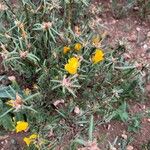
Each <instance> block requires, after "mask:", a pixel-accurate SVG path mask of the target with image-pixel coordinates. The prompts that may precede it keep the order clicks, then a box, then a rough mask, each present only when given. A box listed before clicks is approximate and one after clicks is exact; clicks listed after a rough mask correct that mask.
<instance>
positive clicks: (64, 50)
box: [63, 46, 70, 54]
mask: <svg viewBox="0 0 150 150" xmlns="http://www.w3.org/2000/svg"><path fill="white" fill-rule="evenodd" d="M69 51H70V47H68V46H64V48H63V53H64V54H66V53H68V52H69Z"/></svg>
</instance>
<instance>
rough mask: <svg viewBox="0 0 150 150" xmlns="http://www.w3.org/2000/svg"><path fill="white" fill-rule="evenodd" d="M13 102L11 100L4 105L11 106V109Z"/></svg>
mask: <svg viewBox="0 0 150 150" xmlns="http://www.w3.org/2000/svg"><path fill="white" fill-rule="evenodd" d="M14 101H15V100H12V99H11V100H9V101H7V102H6V104H7V105H9V106H11V107H13V106H14Z"/></svg>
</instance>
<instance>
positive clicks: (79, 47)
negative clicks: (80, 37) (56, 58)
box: [74, 43, 82, 51]
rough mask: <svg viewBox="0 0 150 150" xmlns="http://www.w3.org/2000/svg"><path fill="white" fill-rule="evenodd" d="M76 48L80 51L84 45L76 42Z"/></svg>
mask: <svg viewBox="0 0 150 150" xmlns="http://www.w3.org/2000/svg"><path fill="white" fill-rule="evenodd" d="M74 49H75V50H76V51H79V50H81V49H82V45H81V44H80V43H76V44H75V46H74Z"/></svg>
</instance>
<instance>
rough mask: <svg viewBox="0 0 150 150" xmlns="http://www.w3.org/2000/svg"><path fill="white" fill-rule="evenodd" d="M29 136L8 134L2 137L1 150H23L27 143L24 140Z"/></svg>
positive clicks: (0, 138) (0, 140) (0, 137)
mask: <svg viewBox="0 0 150 150" xmlns="http://www.w3.org/2000/svg"><path fill="white" fill-rule="evenodd" d="M25 136H28V133H18V134H16V133H13V132H10V133H7V134H6V135H3V136H0V150H23V149H24V148H25V142H24V141H23V138H24V137H25Z"/></svg>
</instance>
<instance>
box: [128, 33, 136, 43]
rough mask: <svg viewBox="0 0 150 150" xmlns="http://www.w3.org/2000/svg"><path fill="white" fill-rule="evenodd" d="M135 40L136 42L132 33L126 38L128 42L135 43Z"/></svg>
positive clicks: (134, 34)
mask: <svg viewBox="0 0 150 150" xmlns="http://www.w3.org/2000/svg"><path fill="white" fill-rule="evenodd" d="M136 40H137V36H136V33H133V34H131V36H130V37H128V41H129V42H136Z"/></svg>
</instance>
